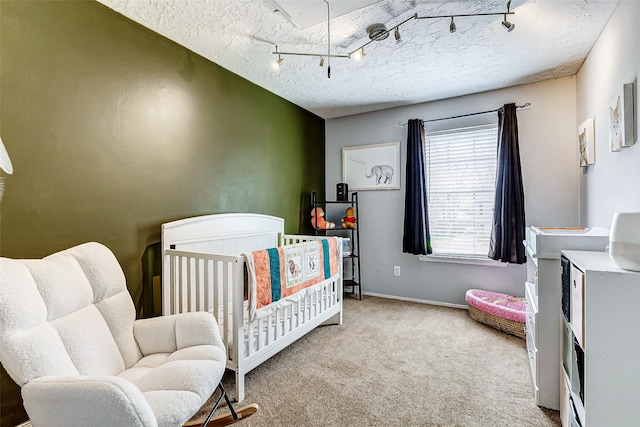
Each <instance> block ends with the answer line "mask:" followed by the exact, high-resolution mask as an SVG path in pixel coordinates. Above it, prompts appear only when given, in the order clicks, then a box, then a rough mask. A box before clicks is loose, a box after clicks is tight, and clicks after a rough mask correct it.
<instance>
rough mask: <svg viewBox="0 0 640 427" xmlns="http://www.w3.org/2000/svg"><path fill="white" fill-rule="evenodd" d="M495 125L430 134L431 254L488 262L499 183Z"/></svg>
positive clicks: (428, 152)
mask: <svg viewBox="0 0 640 427" xmlns="http://www.w3.org/2000/svg"><path fill="white" fill-rule="evenodd" d="M497 141H498V127H497V125H495V124H493V125H486V126H476V127H470V128H460V129H451V130H447V131H439V132H430V133H427V134H426V141H425V153H426V154H425V156H426V162H425V165H426V168H425V169H426V174H427V176H426V181H427V189H428V190H427V191H428V196H429V231H430V234H431V246H432V248H433V254H434V255H439V256H447V257H462V258H487V254H488V252H489V239H490V236H491V221H492V217H493V205H494V194H495V179H496V148H497Z"/></svg>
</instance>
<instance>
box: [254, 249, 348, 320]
mask: <svg viewBox="0 0 640 427" xmlns="http://www.w3.org/2000/svg"><path fill="white" fill-rule="evenodd" d="M244 255H245V257H246V259H247V262H246V267H247V278H248V283H247V285H248V294H249V295H248V299H249V318H250V319H251V320H254V319H256V318H261V317H265V316H267V315H268V314H269V313H271V312H273V311H274V310H275V308H276V307H277V306H278V305H280V306H281V305H283V304H285V303H290V302H293V301H296V300H299V299H300V298H301V297H302V295H303V294H302V292H304V291H307V290H310V289H311V288H312V287H313V286H320V285H322V284H323V283H324V282H326V281H333V280H335V279H336V278H337V276H338V275H339V271H340V270H339V266H338V239H337V238H336V237H329V238H326V239H322V240H314V241H310V242H304V243H298V244H294V245H287V246H280V247H277V248H269V249H263V250H259V251H254V252H251V253H248V254H244Z"/></svg>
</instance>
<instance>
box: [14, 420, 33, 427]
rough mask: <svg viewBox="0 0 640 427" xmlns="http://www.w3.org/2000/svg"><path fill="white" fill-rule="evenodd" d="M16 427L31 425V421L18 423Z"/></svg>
mask: <svg viewBox="0 0 640 427" xmlns="http://www.w3.org/2000/svg"><path fill="white" fill-rule="evenodd" d="M16 427H31V421H25V422H23V423H21V424H18V425H17V426H16Z"/></svg>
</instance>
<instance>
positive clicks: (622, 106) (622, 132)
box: [609, 83, 636, 151]
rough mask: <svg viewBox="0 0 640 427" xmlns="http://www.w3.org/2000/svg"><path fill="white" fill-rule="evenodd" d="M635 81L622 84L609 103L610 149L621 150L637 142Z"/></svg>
mask: <svg viewBox="0 0 640 427" xmlns="http://www.w3.org/2000/svg"><path fill="white" fill-rule="evenodd" d="M633 89H634V85H633V83H626V84H624V85H622V89H621V90H620V91H619V92H617V93H616V94H615V95H614V96H613V97H612V98H611V102H610V103H609V141H610V143H609V150H610V151H620V150H622V149H623V148H627V147H629V146H631V145H633V144H634V143H635V142H636V139H635V129H634V128H635V108H634V107H635V106H634V102H633V96H634V90H633Z"/></svg>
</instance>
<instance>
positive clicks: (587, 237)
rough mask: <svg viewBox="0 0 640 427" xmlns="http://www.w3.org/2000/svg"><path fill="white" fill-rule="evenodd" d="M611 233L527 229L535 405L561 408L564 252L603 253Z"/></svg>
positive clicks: (529, 341) (527, 293)
mask: <svg viewBox="0 0 640 427" xmlns="http://www.w3.org/2000/svg"><path fill="white" fill-rule="evenodd" d="M608 243H609V230H608V229H605V228H599V227H594V228H591V229H571V228H551V227H528V228H527V238H526V241H525V242H524V245H525V246H526V248H527V282H526V283H525V297H526V300H527V323H526V331H527V336H526V338H527V352H528V353H529V364H530V367H531V379H532V382H533V391H534V393H535V399H536V404H537V405H538V406H543V407H545V408H550V409H556V410H557V409H560V381H559V380H558V378H560V339H561V337H562V327H563V320H562V312H561V309H560V302H561V298H562V291H561V266H560V251H561V250H563V249H573V250H592V251H604V249H605V247H606V246H607V245H608Z"/></svg>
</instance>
